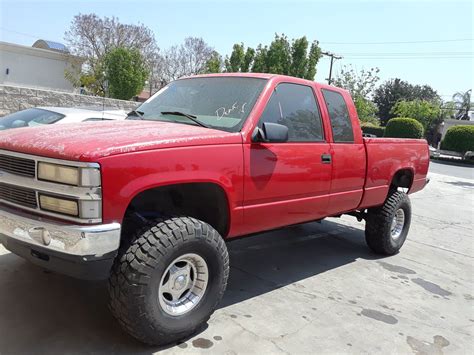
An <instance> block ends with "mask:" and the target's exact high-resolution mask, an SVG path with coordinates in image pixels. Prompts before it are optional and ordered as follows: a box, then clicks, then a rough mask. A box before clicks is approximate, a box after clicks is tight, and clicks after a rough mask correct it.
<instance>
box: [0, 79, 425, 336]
mask: <svg viewBox="0 0 474 355" xmlns="http://www.w3.org/2000/svg"><path fill="white" fill-rule="evenodd" d="M428 165H429V153H428V146H427V144H426V142H425V141H424V140H412V139H372V138H369V139H366V138H363V137H362V132H361V129H360V126H359V120H358V117H357V112H356V110H355V107H354V104H353V102H352V100H351V97H350V95H349V93H348V92H346V91H344V90H341V89H338V88H336V87H333V86H328V85H323V84H318V83H315V82H312V81H307V80H302V79H297V78H293V77H288V76H280V75H271V74H221V75H202V76H195V77H190V78H184V79H180V80H177V81H174V82H172V83H171V84H169V85H168V86H166V87H164V88H163V89H161V90H160V91H159V92H158V93H157V94H155V95H154V96H153V97H152V98H150V99H149V100H148V101H147V102H145V103H143V104H142V105H141V106H140V107H139V108H138V109H137V110H136V111H132V112H131V113H130V114H129V119H128V120H126V121H120V122H94V123H89V124H71V125H67V124H66V125H56V126H55V125H52V126H42V127H34V128H20V129H16V130H11V131H5V132H2V133H1V134H0V240H1V241H2V243H3V244H4V246H5V247H6V248H7V249H8V250H10V251H12V252H13V253H15V254H17V255H20V256H22V257H24V258H26V259H28V260H30V261H32V262H33V263H35V264H38V265H40V266H42V267H44V268H48V269H51V270H54V271H56V272H60V273H64V274H67V275H71V276H75V277H78V278H84V279H108V280H109V281H108V282H109V290H110V308H111V310H112V312H113V314H114V315H115V317H116V318H117V319H118V320H119V321H120V323H121V324H122V326H123V327H124V329H125V330H126V331H127V332H129V333H130V334H131V335H133V336H134V337H135V338H137V339H139V340H141V341H142V342H145V343H149V344H164V343H170V342H175V341H178V340H180V339H182V338H184V337H186V336H188V335H190V334H191V333H193V332H194V331H195V330H196V329H197V328H198V327H199V326H200V325H201V324H202V323H203V322H206V321H207V320H208V319H209V317H210V315H211V314H212V312H213V311H214V309H215V308H216V306H217V304H218V303H219V301H220V299H221V298H222V295H223V293H224V291H225V288H226V284H227V278H228V275H229V257H228V253H227V249H226V241H229V240H231V239H232V238H235V237H239V236H243V235H248V234H252V233H257V232H261V231H266V230H270V229H275V228H279V227H283V226H288V225H292V224H297V223H303V222H308V221H315V220H321V219H323V218H326V217H331V216H340V215H341V214H350V215H354V216H355V217H357V218H358V219H359V220H362V219H364V220H365V222H366V229H365V234H366V240H367V244H368V245H369V247H370V248H371V249H372V250H373V251H374V252H376V253H380V254H385V255H392V254H395V253H397V252H398V250H399V249H400V248H401V246H402V245H403V243H404V241H405V239H406V237H407V233H408V229H409V226H410V218H411V207H410V201H409V198H408V196H407V193H408V194H409V193H413V192H416V191H419V190H420V189H422V188H423V187H424V186H425V184H426V183H427V178H426V175H427V171H428Z"/></svg>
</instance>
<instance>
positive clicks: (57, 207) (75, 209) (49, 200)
mask: <svg viewBox="0 0 474 355" xmlns="http://www.w3.org/2000/svg"><path fill="white" fill-rule="evenodd" d="M39 200H40V207H41V209H43V210H46V211H51V212H58V213H62V214H67V215H70V216H76V217H78V216H79V205H78V203H77V201H74V200H65V199H62V198H57V197H52V196H47V195H40V196H39Z"/></svg>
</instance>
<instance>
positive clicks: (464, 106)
mask: <svg viewBox="0 0 474 355" xmlns="http://www.w3.org/2000/svg"><path fill="white" fill-rule="evenodd" d="M471 92H472V90H468V91H466V92H457V93H455V94H454V95H453V101H454V104H455V108H456V110H457V112H456V114H455V116H454V117H455V118H456V119H457V120H469V111H470V110H471V107H472V106H473V104H472V103H471Z"/></svg>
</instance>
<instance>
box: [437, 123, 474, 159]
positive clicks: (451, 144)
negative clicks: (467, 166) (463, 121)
mask: <svg viewBox="0 0 474 355" xmlns="http://www.w3.org/2000/svg"><path fill="white" fill-rule="evenodd" d="M441 149H443V150H452V151H454V152H458V153H462V154H464V153H465V152H467V151H469V150H470V151H474V126H467V125H465V126H454V127H451V128H450V129H448V132H446V135H445V136H444V139H443V141H442V142H441Z"/></svg>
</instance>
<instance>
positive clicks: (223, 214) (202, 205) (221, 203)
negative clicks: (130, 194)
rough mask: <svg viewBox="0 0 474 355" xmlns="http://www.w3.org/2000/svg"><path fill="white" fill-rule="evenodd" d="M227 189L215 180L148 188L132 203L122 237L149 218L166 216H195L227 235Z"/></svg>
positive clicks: (128, 209) (124, 223)
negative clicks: (212, 181)
mask: <svg viewBox="0 0 474 355" xmlns="http://www.w3.org/2000/svg"><path fill="white" fill-rule="evenodd" d="M228 206H229V205H228V201H227V196H226V194H225V192H224V190H223V189H222V188H221V187H220V186H218V185H216V184H213V183H188V184H178V185H169V186H161V187H156V188H152V189H149V190H145V191H143V192H141V193H139V194H138V195H137V196H135V197H134V198H133V199H132V201H131V202H130V204H129V206H128V207H127V210H126V212H125V216H124V219H123V225H122V239H123V237H125V238H127V236H128V235H131V233H133V232H134V231H135V230H136V229H137V228H140V227H141V226H143V225H144V224H146V223H147V222H148V221H152V220H155V219H157V218H159V217H164V216H187V217H194V218H197V219H199V220H201V221H203V222H206V223H208V224H210V225H211V226H212V227H213V228H214V229H216V230H217V231H218V232H219V234H220V235H221V236H223V237H225V236H226V235H227V233H228V229H229V207H228Z"/></svg>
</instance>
